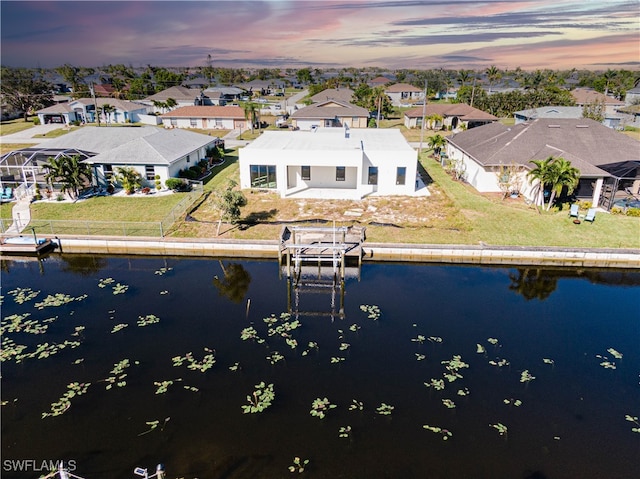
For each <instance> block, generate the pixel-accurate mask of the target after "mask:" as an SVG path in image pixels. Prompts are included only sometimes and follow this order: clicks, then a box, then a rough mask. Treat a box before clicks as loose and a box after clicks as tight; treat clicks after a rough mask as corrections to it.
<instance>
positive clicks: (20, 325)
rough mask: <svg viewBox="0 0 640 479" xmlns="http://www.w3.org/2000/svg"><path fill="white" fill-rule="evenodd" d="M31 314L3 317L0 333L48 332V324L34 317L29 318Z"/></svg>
mask: <svg viewBox="0 0 640 479" xmlns="http://www.w3.org/2000/svg"><path fill="white" fill-rule="evenodd" d="M29 316H31V313H24V314H12V315H10V316H7V317H5V318H3V319H2V322H1V323H0V335H4V334H6V333H29V334H43V333H46V332H47V328H48V327H49V326H48V324H41V323H40V322H39V321H36V320H33V319H28V320H27V318H28V317H29ZM56 318H57V316H56ZM56 318H53V319H56ZM43 322H44V321H43Z"/></svg>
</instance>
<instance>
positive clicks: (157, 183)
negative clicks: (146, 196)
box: [156, 180, 162, 190]
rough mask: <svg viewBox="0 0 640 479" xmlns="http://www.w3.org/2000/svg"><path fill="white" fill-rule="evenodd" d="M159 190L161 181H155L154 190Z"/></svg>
mask: <svg viewBox="0 0 640 479" xmlns="http://www.w3.org/2000/svg"><path fill="white" fill-rule="evenodd" d="M161 189H162V181H160V180H156V190H161Z"/></svg>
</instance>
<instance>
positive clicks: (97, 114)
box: [89, 82, 100, 126]
mask: <svg viewBox="0 0 640 479" xmlns="http://www.w3.org/2000/svg"><path fill="white" fill-rule="evenodd" d="M89 89H90V90H91V98H93V107H94V108H95V112H96V120H97V121H98V126H100V112H99V111H98V102H97V100H96V91H95V89H94V88H93V82H91V85H89Z"/></svg>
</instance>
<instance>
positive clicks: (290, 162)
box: [239, 127, 429, 200]
mask: <svg viewBox="0 0 640 479" xmlns="http://www.w3.org/2000/svg"><path fill="white" fill-rule="evenodd" d="M239 158H240V186H241V188H259V189H269V190H273V191H276V192H278V193H279V194H280V196H281V197H283V198H285V197H287V198H326V199H356V200H357V199H362V198H364V197H366V196H369V195H379V196H386V195H403V196H421V195H428V194H429V192H428V190H427V188H426V187H425V186H424V183H423V182H422V180H421V179H419V178H418V176H417V163H418V158H417V152H416V151H415V150H414V149H413V148H412V147H411V146H410V145H409V144H408V143H407V141H406V140H405V139H404V137H403V136H402V134H401V133H400V130H398V129H375V128H372V129H369V128H358V129H355V128H354V129H350V128H348V127H344V128H319V129H317V130H315V131H302V130H300V131H265V132H263V133H262V135H260V136H259V137H258V138H257V139H256V140H254V141H253V142H252V143H251V144H250V145H248V146H246V147H244V148H241V149H240V150H239Z"/></svg>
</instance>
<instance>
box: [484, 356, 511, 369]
mask: <svg viewBox="0 0 640 479" xmlns="http://www.w3.org/2000/svg"><path fill="white" fill-rule="evenodd" d="M496 359H497V361H496V360H493V359H492V360H491V361H489V364H491V365H492V366H498V367H499V368H503V367H505V366H509V365H510V364H511V363H510V362H509V361H507V360H506V359H500V358H496Z"/></svg>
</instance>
